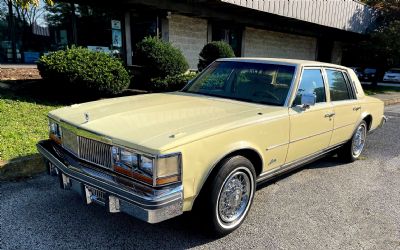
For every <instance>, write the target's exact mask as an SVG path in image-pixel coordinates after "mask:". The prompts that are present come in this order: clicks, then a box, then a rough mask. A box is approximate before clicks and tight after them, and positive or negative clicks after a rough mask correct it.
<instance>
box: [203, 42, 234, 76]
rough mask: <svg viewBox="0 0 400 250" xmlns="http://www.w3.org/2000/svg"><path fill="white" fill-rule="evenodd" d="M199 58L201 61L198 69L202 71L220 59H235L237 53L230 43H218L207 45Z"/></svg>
mask: <svg viewBox="0 0 400 250" xmlns="http://www.w3.org/2000/svg"><path fill="white" fill-rule="evenodd" d="M199 56H200V59H199V64H198V65H197V67H198V68H199V71H202V70H203V69H204V68H206V67H207V66H208V65H210V64H211V63H212V62H214V61H215V60H217V59H218V58H227V57H235V52H233V49H232V47H231V46H230V45H229V44H228V43H226V42H223V41H218V42H211V43H208V44H206V45H205V46H204V47H203V49H202V50H201V52H200V54H199Z"/></svg>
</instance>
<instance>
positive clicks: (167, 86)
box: [150, 73, 197, 92]
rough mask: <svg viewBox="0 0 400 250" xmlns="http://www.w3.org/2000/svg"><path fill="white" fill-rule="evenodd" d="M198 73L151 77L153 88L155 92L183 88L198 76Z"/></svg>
mask: <svg viewBox="0 0 400 250" xmlns="http://www.w3.org/2000/svg"><path fill="white" fill-rule="evenodd" d="M196 75H197V74H196V73H187V74H181V75H175V76H167V77H165V78H160V77H159V78H153V79H151V81H150V83H151V86H150V87H151V90H152V91H154V92H167V91H177V90H181V89H182V88H183V87H184V86H185V85H186V84H187V83H188V82H189V81H190V80H192V79H193V78H195V77H196Z"/></svg>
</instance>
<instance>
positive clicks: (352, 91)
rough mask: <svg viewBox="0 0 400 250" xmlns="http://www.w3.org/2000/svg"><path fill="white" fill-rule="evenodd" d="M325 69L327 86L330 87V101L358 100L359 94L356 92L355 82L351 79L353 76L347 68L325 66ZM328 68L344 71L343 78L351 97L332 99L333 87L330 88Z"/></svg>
mask: <svg viewBox="0 0 400 250" xmlns="http://www.w3.org/2000/svg"><path fill="white" fill-rule="evenodd" d="M323 70H324V75H325V78H326V86H327V89H329V102H343V101H352V100H357V94H356V90H355V87H354V84H352V82H351V80H350V79H351V78H350V76H349V74H348V72H347V71H346V70H345V69H341V68H334V67H323ZM328 70H331V71H339V72H341V73H342V75H343V78H344V80H345V84H346V88H347V91H348V93H349V97H350V98H349V99H345V100H332V98H331V88H330V83H329V79H328V73H327V71H328Z"/></svg>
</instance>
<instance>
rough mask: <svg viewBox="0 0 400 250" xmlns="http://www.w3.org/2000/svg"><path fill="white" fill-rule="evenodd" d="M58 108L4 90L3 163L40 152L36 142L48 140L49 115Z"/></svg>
mask: <svg viewBox="0 0 400 250" xmlns="http://www.w3.org/2000/svg"><path fill="white" fill-rule="evenodd" d="M57 107H59V105H57V104H51V103H41V102H40V101H39V100H37V99H35V98H32V97H26V96H24V95H18V94H16V93H14V92H11V91H8V90H3V89H0V160H3V161H4V160H10V159H14V158H18V157H21V156H26V155H31V154H34V153H36V152H37V151H36V146H35V145H36V143H37V142H38V141H39V140H42V139H45V138H47V137H48V123H47V118H46V115H47V113H48V112H49V111H50V110H53V109H55V108H57Z"/></svg>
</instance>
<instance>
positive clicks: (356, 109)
mask: <svg viewBox="0 0 400 250" xmlns="http://www.w3.org/2000/svg"><path fill="white" fill-rule="evenodd" d="M360 109H361V107H360V106H358V107H354V108H353V111H358V110H360Z"/></svg>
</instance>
